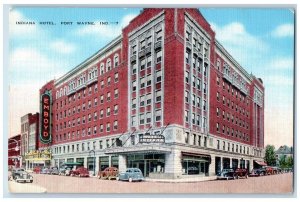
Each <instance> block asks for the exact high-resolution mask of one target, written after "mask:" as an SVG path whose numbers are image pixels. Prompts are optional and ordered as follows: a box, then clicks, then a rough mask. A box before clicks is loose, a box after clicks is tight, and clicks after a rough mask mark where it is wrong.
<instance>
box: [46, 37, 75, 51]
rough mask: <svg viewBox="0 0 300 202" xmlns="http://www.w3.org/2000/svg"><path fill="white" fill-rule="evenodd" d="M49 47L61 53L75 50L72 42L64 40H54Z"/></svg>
mask: <svg viewBox="0 0 300 202" xmlns="http://www.w3.org/2000/svg"><path fill="white" fill-rule="evenodd" d="M50 48H51V49H52V50H53V51H56V52H58V53H61V54H71V53H73V52H74V51H75V50H76V47H75V45H74V44H72V43H68V42H66V41H64V40H56V41H54V42H52V43H50Z"/></svg>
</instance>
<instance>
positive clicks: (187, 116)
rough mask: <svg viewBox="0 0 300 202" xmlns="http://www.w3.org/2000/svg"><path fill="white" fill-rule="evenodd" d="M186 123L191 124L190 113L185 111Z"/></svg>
mask: <svg viewBox="0 0 300 202" xmlns="http://www.w3.org/2000/svg"><path fill="white" fill-rule="evenodd" d="M184 117H185V122H189V111H187V110H185V111H184Z"/></svg>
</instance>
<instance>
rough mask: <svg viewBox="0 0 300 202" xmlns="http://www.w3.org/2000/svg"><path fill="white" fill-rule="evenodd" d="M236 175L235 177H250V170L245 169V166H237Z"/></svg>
mask: <svg viewBox="0 0 300 202" xmlns="http://www.w3.org/2000/svg"><path fill="white" fill-rule="evenodd" d="M234 177H235V179H238V178H241V177H244V178H248V170H247V169H244V168H237V169H235V171H234Z"/></svg>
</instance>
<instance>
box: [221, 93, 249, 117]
mask: <svg viewBox="0 0 300 202" xmlns="http://www.w3.org/2000/svg"><path fill="white" fill-rule="evenodd" d="M222 100H223V105H224V106H227V107H228V108H229V109H230V99H229V98H228V99H227V105H226V101H225V100H226V98H225V96H223V99H222ZM217 101H218V102H219V101H220V94H219V92H217ZM231 109H232V110H234V102H233V101H231ZM235 111H236V112H239V113H240V114H242V115H244V116H247V117H249V111H247V110H245V109H244V108H242V107H240V106H238V105H237V104H236V105H235Z"/></svg>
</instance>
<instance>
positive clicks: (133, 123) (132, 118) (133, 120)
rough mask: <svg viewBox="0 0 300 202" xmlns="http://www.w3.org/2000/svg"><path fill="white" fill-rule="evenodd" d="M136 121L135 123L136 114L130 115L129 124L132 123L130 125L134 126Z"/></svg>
mask: <svg viewBox="0 0 300 202" xmlns="http://www.w3.org/2000/svg"><path fill="white" fill-rule="evenodd" d="M136 123H137V122H136V116H132V117H131V125H132V126H136Z"/></svg>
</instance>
